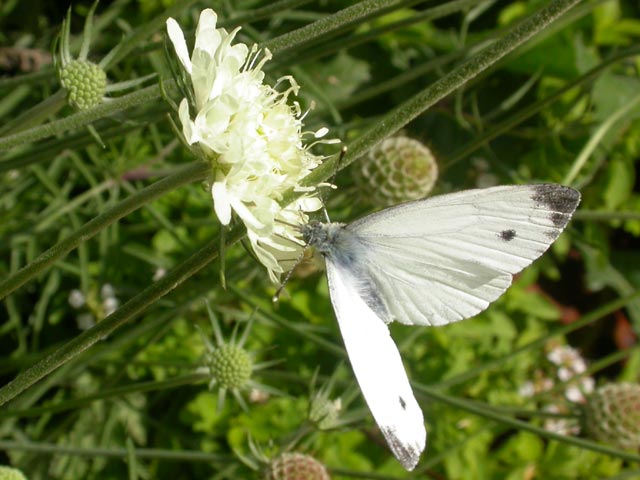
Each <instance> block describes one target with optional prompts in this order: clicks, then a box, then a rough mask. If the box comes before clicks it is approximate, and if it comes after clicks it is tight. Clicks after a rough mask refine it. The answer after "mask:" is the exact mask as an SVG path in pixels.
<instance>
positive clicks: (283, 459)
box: [264, 453, 331, 480]
mask: <svg viewBox="0 0 640 480" xmlns="http://www.w3.org/2000/svg"><path fill="white" fill-rule="evenodd" d="M264 478H265V480H329V479H330V478H331V477H329V472H327V469H326V468H325V467H324V465H323V464H322V463H320V462H319V461H318V460H316V459H315V458H313V457H311V456H309V455H304V454H302V453H283V454H282V455H279V456H278V457H276V458H274V459H273V460H271V462H269V466H268V467H267V472H266V475H265V477H264Z"/></svg>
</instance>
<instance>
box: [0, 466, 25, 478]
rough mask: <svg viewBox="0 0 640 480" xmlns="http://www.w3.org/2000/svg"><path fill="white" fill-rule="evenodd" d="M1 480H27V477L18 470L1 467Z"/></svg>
mask: <svg viewBox="0 0 640 480" xmlns="http://www.w3.org/2000/svg"><path fill="white" fill-rule="evenodd" d="M0 480H27V477H25V476H24V474H23V473H22V472H21V471H20V470H18V469H17V468H12V467H7V466H5V465H0Z"/></svg>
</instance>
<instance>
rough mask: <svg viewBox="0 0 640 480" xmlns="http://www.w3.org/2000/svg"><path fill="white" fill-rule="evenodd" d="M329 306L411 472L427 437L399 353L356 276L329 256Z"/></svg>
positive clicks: (372, 403)
mask: <svg viewBox="0 0 640 480" xmlns="http://www.w3.org/2000/svg"><path fill="white" fill-rule="evenodd" d="M327 278H328V281H329V293H330V294H331V302H332V303H333V309H334V310H335V312H336V317H337V319H338V324H339V326H340V333H341V334H342V338H343V340H344V345H345V348H346V349H347V353H348V355H349V361H350V362H351V367H352V368H353V371H354V373H355V375H356V379H357V380H358V385H360V389H361V390H362V394H363V395H364V398H365V400H366V402H367V405H368V406H369V409H370V410H371V413H372V414H373V417H374V418H375V420H376V423H377V424H378V426H379V427H380V431H381V432H382V433H383V434H384V436H385V438H386V440H387V443H388V444H389V447H390V448H391V450H392V451H393V453H394V455H395V456H396V458H397V459H398V460H399V461H400V463H402V465H403V466H404V467H405V468H406V469H407V470H412V469H413V468H414V467H415V465H416V463H417V462H418V459H419V457H420V453H421V452H422V451H423V450H424V447H425V444H426V438H427V433H426V430H425V428H424V421H423V417H422V410H420V406H419V405H418V402H416V399H415V397H414V396H413V391H412V390H411V386H410V385H409V380H408V379H407V374H406V373H405V370H404V367H403V365H402V360H401V358H400V354H399V353H398V349H397V347H396V345H395V343H394V342H393V339H392V338H391V336H390V334H389V329H388V328H387V326H386V325H385V323H384V322H383V321H382V320H381V319H380V318H378V317H377V316H376V314H375V313H374V311H373V310H371V308H369V306H368V305H367V303H366V302H365V301H364V300H363V299H362V297H361V296H360V295H361V292H362V290H361V289H360V288H359V287H358V281H357V279H355V278H354V276H353V273H352V272H351V271H350V270H349V269H348V268H345V266H344V265H341V264H340V263H336V261H335V258H330V257H327Z"/></svg>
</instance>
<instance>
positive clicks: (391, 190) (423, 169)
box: [355, 136, 438, 207]
mask: <svg viewBox="0 0 640 480" xmlns="http://www.w3.org/2000/svg"><path fill="white" fill-rule="evenodd" d="M359 169H360V171H359V172H357V173H356V175H355V179H356V183H357V184H358V187H359V189H360V193H361V194H362V196H363V197H364V198H365V199H367V201H369V202H370V203H371V204H372V205H374V206H376V207H388V206H391V205H395V204H398V203H402V202H407V201H409V200H418V199H421V198H424V197H426V196H427V195H428V194H429V193H430V192H431V190H432V189H433V185H434V184H435V182H436V180H437V178H438V165H437V164H436V159H435V157H434V156H433V154H432V153H431V150H429V149H428V148H427V147H426V146H424V145H423V144H422V143H420V142H419V141H417V140H414V139H412V138H408V137H402V136H400V137H392V138H387V139H386V140H384V141H382V142H381V143H380V144H379V145H378V146H376V147H375V148H373V149H371V150H370V151H369V154H368V155H367V156H366V157H365V158H363V159H362V160H361V161H360V163H359Z"/></svg>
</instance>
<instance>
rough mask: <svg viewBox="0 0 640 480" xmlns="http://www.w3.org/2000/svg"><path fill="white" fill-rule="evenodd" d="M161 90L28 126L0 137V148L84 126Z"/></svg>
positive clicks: (170, 85)
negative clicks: (26, 128)
mask: <svg viewBox="0 0 640 480" xmlns="http://www.w3.org/2000/svg"><path fill="white" fill-rule="evenodd" d="M174 86H175V83H174V82H173V81H171V82H167V83H166V84H165V85H164V88H165V90H167V91H171V90H172V89H173V88H174ZM160 96H161V92H160V87H159V86H158V85H152V86H150V87H147V88H143V89H142V90H138V91H137V92H134V93H130V94H129V95H123V96H122V97H118V98H114V99H113V100H110V101H108V102H103V103H101V104H100V105H97V106H96V107H94V108H91V109H89V110H84V111H82V112H78V113H74V114H73V115H69V116H68V117H65V118H61V119H60V120H55V121H53V122H50V123H47V124H45V125H41V126H38V127H34V128H30V129H28V130H24V131H21V132H19V133H16V134H13V135H7V136H6V137H2V138H0V150H7V149H9V148H13V147H16V146H18V145H22V144H24V143H31V142H36V141H38V140H43V139H45V138H49V137H53V136H56V135H61V134H63V133H64V132H67V131H70V130H75V129H78V128H84V127H85V126H86V125H88V124H90V123H91V122H95V121H96V120H98V119H100V118H103V117H106V116H109V115H113V114H114V113H117V112H121V111H123V110H127V109H129V108H131V107H135V106H137V105H142V104H144V103H147V102H151V101H153V100H156V99H158V98H160Z"/></svg>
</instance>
